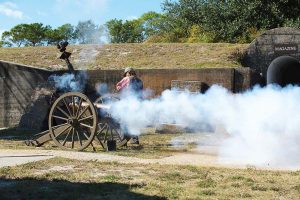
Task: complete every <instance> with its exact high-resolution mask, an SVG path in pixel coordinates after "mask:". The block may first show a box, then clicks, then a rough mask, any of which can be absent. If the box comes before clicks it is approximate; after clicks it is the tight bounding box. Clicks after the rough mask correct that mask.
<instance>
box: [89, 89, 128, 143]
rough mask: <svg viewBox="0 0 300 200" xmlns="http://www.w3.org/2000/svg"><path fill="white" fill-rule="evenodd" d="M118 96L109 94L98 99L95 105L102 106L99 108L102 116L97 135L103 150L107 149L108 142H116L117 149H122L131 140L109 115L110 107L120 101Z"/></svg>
mask: <svg viewBox="0 0 300 200" xmlns="http://www.w3.org/2000/svg"><path fill="white" fill-rule="evenodd" d="M119 100H120V99H119V98H118V96H117V95H113V94H108V95H104V96H101V97H99V98H98V99H96V101H95V102H94V104H95V105H96V107H98V106H97V105H101V106H99V107H98V109H99V110H98V113H99V115H100V117H99V122H98V127H97V128H98V130H97V133H96V137H97V139H98V140H99V141H100V143H101V145H102V147H103V148H106V147H107V141H108V140H115V141H116V145H117V147H122V146H124V145H126V144H127V142H128V141H129V140H130V136H128V135H126V134H125V133H124V131H123V130H122V129H121V126H120V124H119V123H118V122H116V121H115V120H114V119H113V118H112V117H111V115H110V113H109V106H110V104H112V103H113V102H116V101H119Z"/></svg>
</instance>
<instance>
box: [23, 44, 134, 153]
mask: <svg viewBox="0 0 300 200" xmlns="http://www.w3.org/2000/svg"><path fill="white" fill-rule="evenodd" d="M67 45H68V44H67V43H66V42H64V43H61V44H59V45H58V48H59V49H60V52H62V56H61V57H60V59H63V60H65V62H66V63H67V66H68V69H69V71H70V73H73V74H75V73H76V72H75V71H74V68H73V66H72V64H71V63H70V61H69V57H70V55H71V53H69V52H66V46H67ZM75 77H76V76H75ZM93 96H95V94H93ZM118 100H119V98H118V96H117V95H116V94H106V95H103V96H100V97H97V98H96V99H95V100H94V101H92V100H91V98H89V97H88V95H86V94H84V93H81V92H62V91H58V90H56V91H55V92H54V93H53V94H52V97H51V103H50V109H49V114H48V130H45V131H43V132H41V133H38V134H36V135H34V136H33V137H32V138H31V139H29V140H26V141H25V144H26V145H28V146H30V145H32V146H36V147H39V146H42V145H43V144H45V143H46V142H49V141H51V140H53V142H54V143H55V144H56V145H57V146H58V147H60V148H62V149H69V150H77V151H82V150H84V149H86V148H87V147H89V146H92V148H93V149H94V150H95V149H96V148H95V142H96V143H98V144H100V145H101V146H102V147H103V148H104V149H106V150H110V149H115V148H116V147H122V146H125V145H127V142H128V141H129V140H130V139H131V137H130V136H129V135H128V134H125V133H124V131H123V130H122V128H121V125H120V124H119V123H118V122H117V121H116V120H114V119H113V118H112V117H111V115H110V113H109V109H110V107H111V104H112V103H113V102H115V101H118Z"/></svg>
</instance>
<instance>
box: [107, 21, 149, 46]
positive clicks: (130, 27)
mask: <svg viewBox="0 0 300 200" xmlns="http://www.w3.org/2000/svg"><path fill="white" fill-rule="evenodd" d="M106 27H107V28H108V31H109V34H110V40H111V42H112V43H135V42H142V41H143V40H144V36H143V27H142V23H141V21H140V20H126V21H125V22H124V23H123V21H122V20H117V19H113V20H110V21H108V22H107V23H106Z"/></svg>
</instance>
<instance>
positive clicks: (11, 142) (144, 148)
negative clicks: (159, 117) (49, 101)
mask: <svg viewBox="0 0 300 200" xmlns="http://www.w3.org/2000/svg"><path fill="white" fill-rule="evenodd" d="M32 135H33V134H32V133H31V132H29V131H20V130H17V129H15V128H11V129H6V130H1V131H0V148H1V149H36V148H37V147H32V146H26V145H25V142H24V141H25V140H26V139H30V138H31V136H32ZM194 135H195V134H194V133H177V134H174V133H166V134H157V133H155V129H154V128H148V129H145V130H143V133H142V135H141V136H140V137H139V140H140V145H131V144H129V143H128V146H127V147H123V148H120V149H118V151H116V152H108V153H109V154H112V155H120V156H128V157H138V158H162V157H166V156H171V155H174V154H175V153H183V152H187V151H189V150H191V149H192V148H194V147H195V146H196V144H195V143H194V141H186V142H184V143H182V144H179V145H177V144H176V145H175V144H173V139H175V138H177V137H185V138H191V137H194ZM93 144H94V146H95V147H96V153H103V152H104V149H103V148H102V147H101V146H100V145H97V144H96V143H95V142H94V143H93ZM38 149H47V150H49V149H50V150H60V149H59V148H58V147H57V146H56V145H55V144H54V142H52V141H51V142H48V143H46V144H44V145H43V146H42V147H38ZM85 151H86V152H92V151H93V150H92V148H91V147H89V148H87V149H86V150H85Z"/></svg>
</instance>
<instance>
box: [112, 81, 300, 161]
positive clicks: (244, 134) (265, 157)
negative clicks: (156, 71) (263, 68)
mask: <svg viewBox="0 0 300 200" xmlns="http://www.w3.org/2000/svg"><path fill="white" fill-rule="evenodd" d="M299 101H300V88H299V87H292V86H288V87H286V88H280V87H276V86H268V87H266V88H259V87H256V88H254V89H253V90H251V91H247V92H245V93H242V94H232V93H230V92H229V91H228V90H226V89H224V88H222V87H220V86H212V87H211V88H210V89H209V90H208V91H207V92H206V93H205V94H191V93H188V92H177V91H170V90H166V91H164V92H163V93H162V95H161V97H160V98H155V99H151V100H143V101H141V100H138V99H137V98H134V97H129V98H126V99H122V100H121V101H119V102H116V103H114V104H113V105H112V108H111V114H112V116H113V117H114V118H116V119H118V120H119V121H120V123H121V124H122V125H123V126H124V127H126V128H127V129H128V130H129V132H130V133H131V134H136V135H138V134H139V133H140V131H141V129H142V128H145V127H147V126H149V125H152V126H156V125H158V124H161V123H176V124H181V125H185V126H186V127H189V128H192V129H196V130H205V129H206V128H211V127H216V126H220V125H222V126H223V127H224V128H225V130H226V131H227V132H228V133H229V136H228V138H227V139H225V140H224V141H222V143H221V145H220V147H219V155H220V160H221V161H222V160H225V159H226V161H230V162H236V163H242V164H253V165H260V166H281V167H291V166H300V157H299V152H300V103H299Z"/></svg>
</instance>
